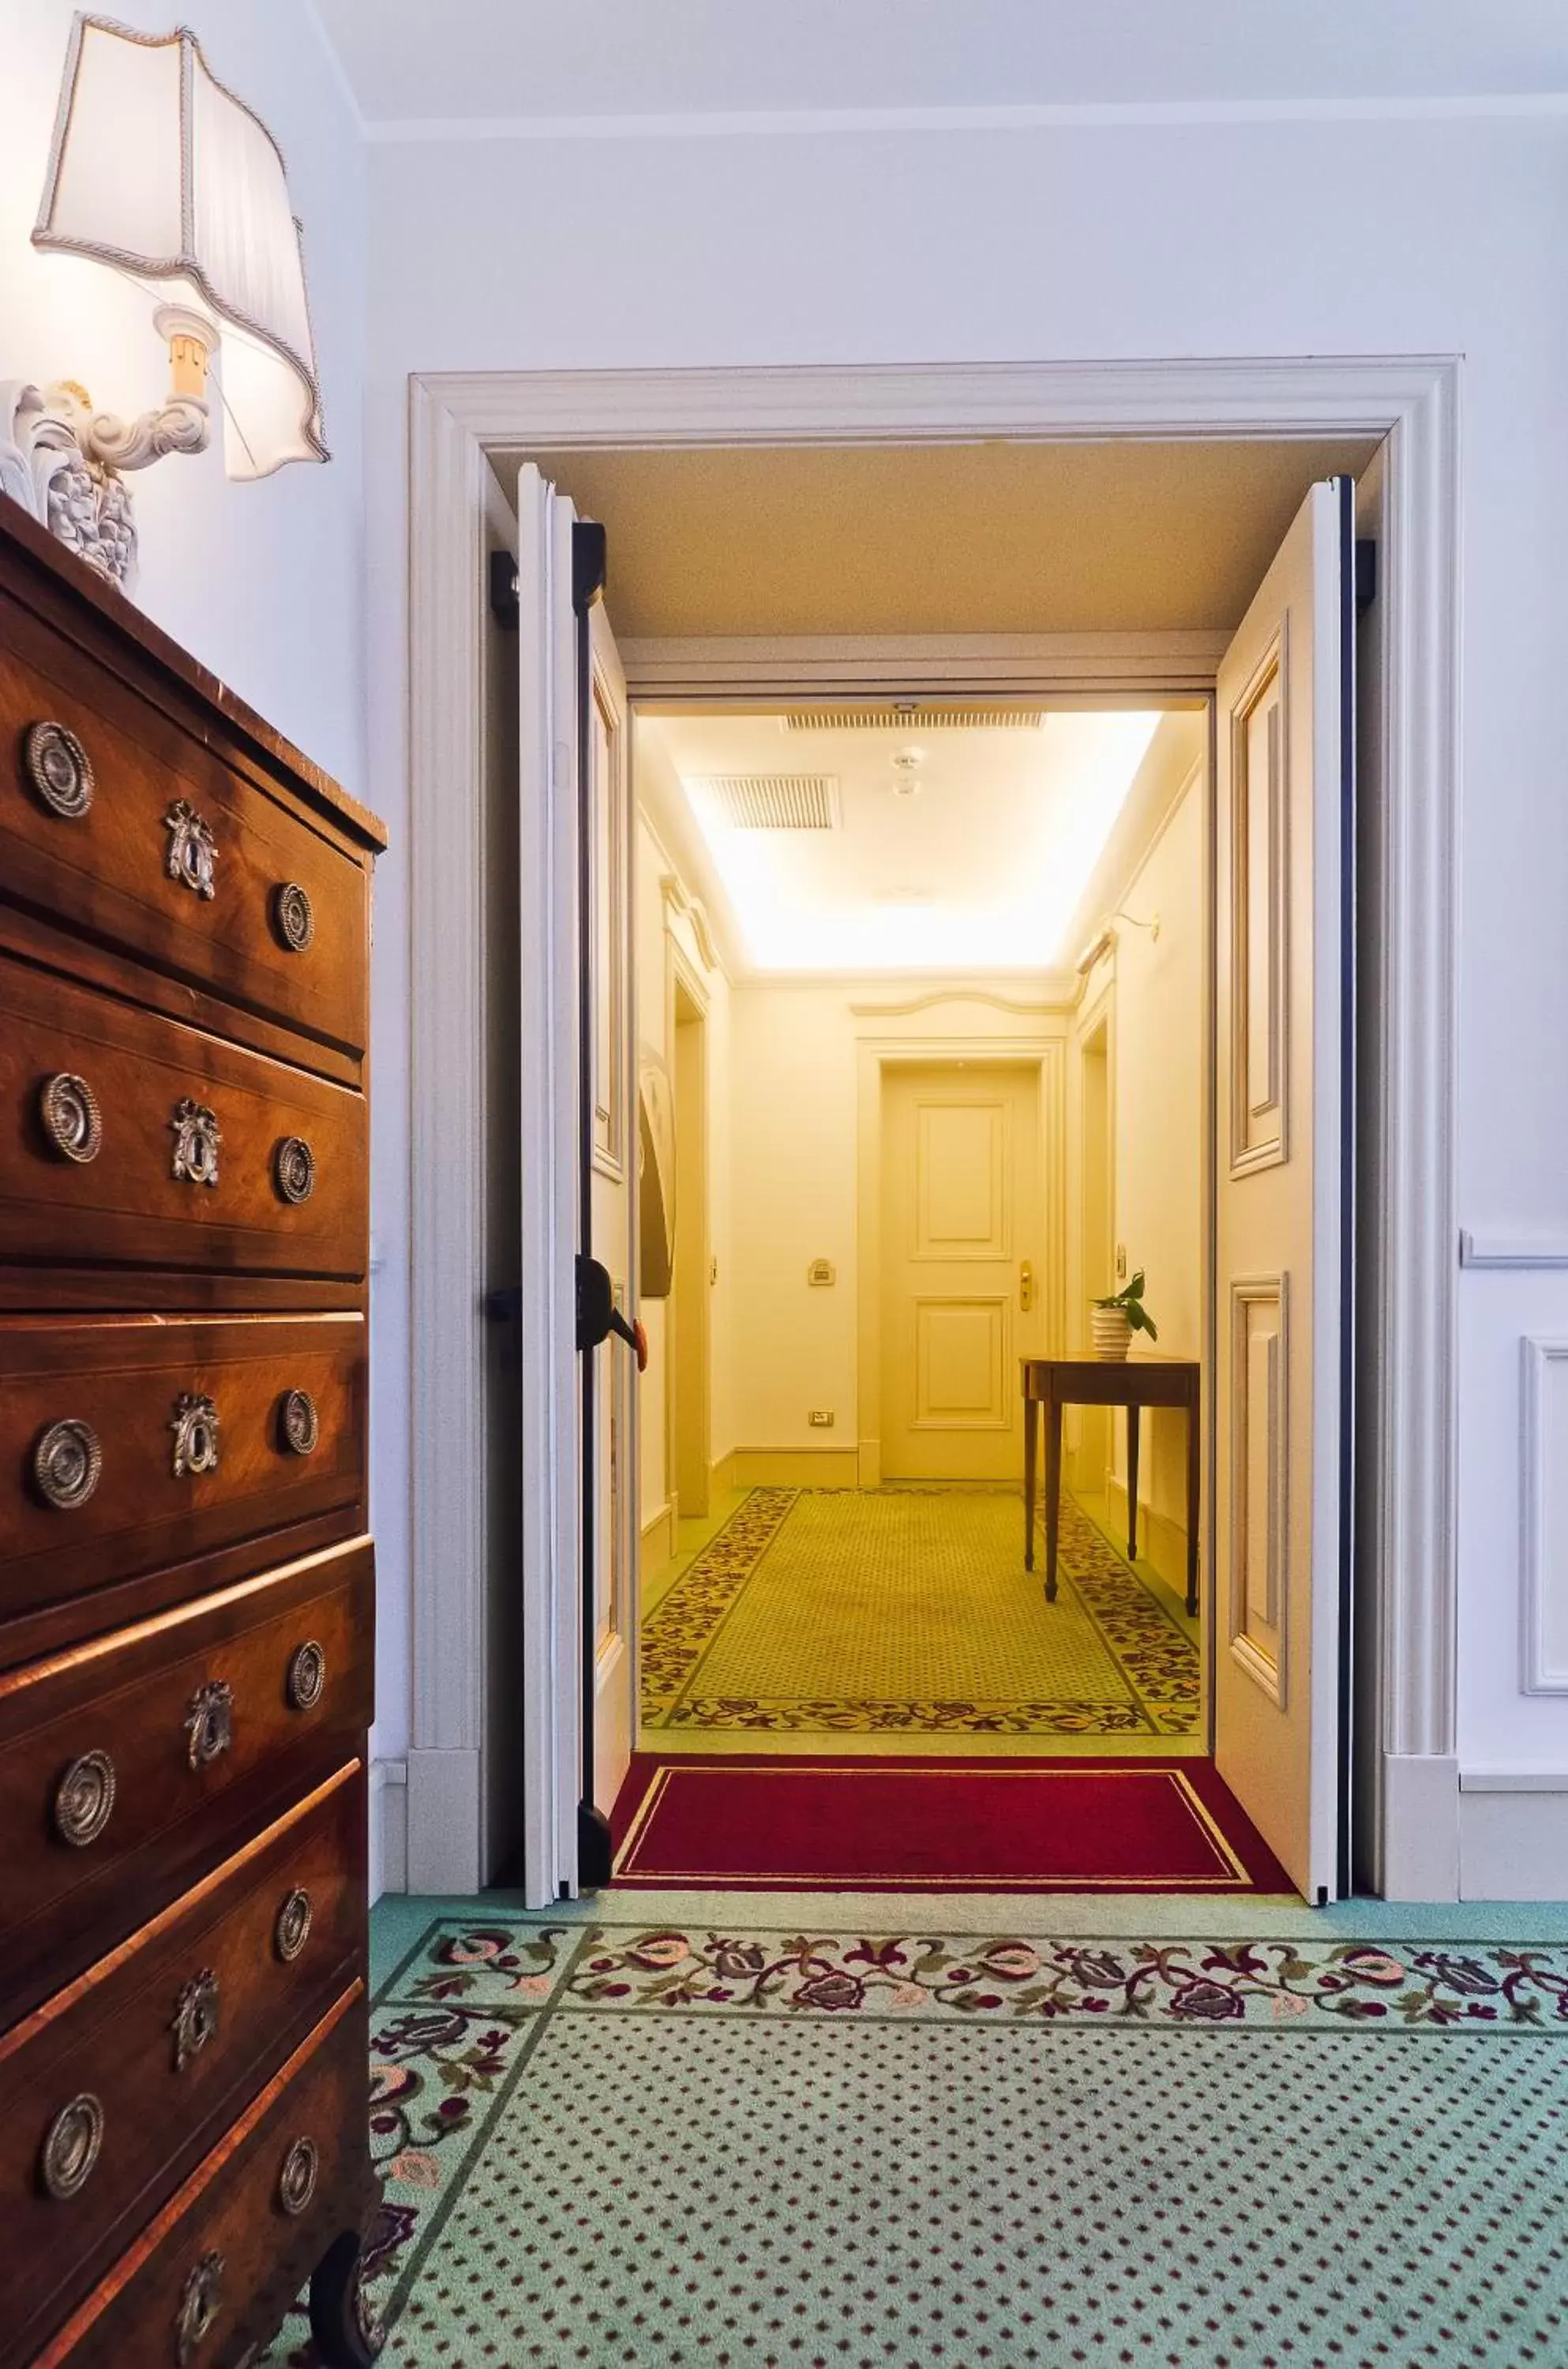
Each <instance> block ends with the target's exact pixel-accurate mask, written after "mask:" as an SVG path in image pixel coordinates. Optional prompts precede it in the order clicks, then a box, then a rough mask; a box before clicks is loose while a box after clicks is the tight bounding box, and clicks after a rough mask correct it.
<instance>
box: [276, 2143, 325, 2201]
mask: <svg viewBox="0 0 1568 2369" xmlns="http://www.w3.org/2000/svg"><path fill="white" fill-rule="evenodd" d="M320 2168H321V2156H320V2153H319V2150H318V2149H317V2146H316V2144H315V2140H314V2139H303V2138H301V2139H296V2140H295V2141H294V2144H293V2146H292V2147H291V2148H290V2149H289V2152H288V2154H287V2155H286V2156H285V2157H283V2169H282V2170H281V2171H280V2173H279V2174H278V2202H279V2203H280V2205H281V2206H282V2208H283V2210H284V2212H285V2213H287V2214H290V2215H298V2214H301V2213H303V2211H304V2209H305V2206H306V2205H307V2204H308V2203H310V2200H311V2198H312V2197H313V2196H314V2195H315V2176H316V2173H317V2171H318V2170H319V2169H320Z"/></svg>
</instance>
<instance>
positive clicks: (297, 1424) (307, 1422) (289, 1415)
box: [279, 1390, 321, 1456]
mask: <svg viewBox="0 0 1568 2369" xmlns="http://www.w3.org/2000/svg"><path fill="white" fill-rule="evenodd" d="M279 1429H280V1432H281V1434H282V1438H283V1445H284V1447H285V1448H287V1449H288V1450H289V1453H290V1454H291V1456H314V1455H315V1448H316V1443H317V1441H318V1440H319V1439H320V1437H321V1417H320V1416H319V1415H318V1414H317V1413H316V1411H315V1400H314V1399H313V1398H312V1396H311V1394H310V1392H309V1391H308V1390H286V1391H285V1392H284V1394H283V1406H282V1413H281V1414H280V1418H279Z"/></svg>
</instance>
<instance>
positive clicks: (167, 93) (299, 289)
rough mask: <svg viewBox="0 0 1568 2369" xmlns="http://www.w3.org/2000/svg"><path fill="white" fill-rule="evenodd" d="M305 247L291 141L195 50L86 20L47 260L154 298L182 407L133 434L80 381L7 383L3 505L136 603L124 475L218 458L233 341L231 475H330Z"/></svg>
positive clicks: (228, 431) (59, 124) (58, 163)
mask: <svg viewBox="0 0 1568 2369" xmlns="http://www.w3.org/2000/svg"><path fill="white" fill-rule="evenodd" d="M301 237H302V234H301V229H300V224H299V223H297V222H296V221H295V219H294V217H293V215H292V213H291V212H290V211H289V192H288V185H287V183H286V181H285V179H284V177H283V159H282V156H281V154H280V152H279V149H278V144H277V143H276V141H275V140H274V139H273V137H272V135H271V133H270V132H269V131H268V129H267V127H266V125H265V124H264V123H263V122H262V121H261V120H260V119H259V117H258V116H257V115H255V114H253V113H252V111H251V109H249V108H248V107H246V105H245V103H244V101H243V100H242V99H239V98H236V97H235V95H234V93H233V92H232V91H230V90H226V89H225V88H224V87H223V84H222V83H220V82H219V81H218V80H217V79H216V78H215V76H214V75H213V74H212V71H211V69H210V68H209V66H208V64H207V61H206V59H205V58H204V57H203V55H202V53H201V47H200V42H199V41H198V40H197V39H196V36H195V34H194V33H191V32H188V31H186V30H185V29H180V30H178V31H176V32H173V33H164V34H147V33H137V32H133V31H132V30H131V29H129V28H127V27H126V26H123V25H117V24H115V23H113V22H112V21H111V20H110V19H109V18H107V17H90V16H85V15H79V16H78V17H76V18H75V20H74V24H73V26H72V29H71V43H70V48H69V50H68V51H67V53H66V58H65V74H64V79H63V83H62V86H61V92H60V112H59V115H58V117H57V119H56V121H55V127H54V143H53V146H52V149H51V152H50V159H49V174H48V177H47V179H46V181H45V184H44V191H43V202H42V205H41V207H40V212H39V219H38V226H37V228H36V229H35V230H34V232H33V245H34V246H37V247H40V248H42V249H45V250H52V251H54V252H56V253H60V254H65V255H82V256H87V257H91V258H92V259H93V260H94V261H95V262H98V263H102V264H106V265H108V266H109V267H110V268H111V269H114V270H116V271H119V272H120V273H122V274H123V275H124V276H125V277H126V278H128V279H129V280H132V282H133V283H134V284H135V285H136V286H137V287H139V288H142V289H143V290H144V291H145V292H146V293H147V294H148V295H150V296H152V297H154V298H155V299H156V310H155V313H154V315H153V326H154V327H155V330H156V332H157V334H158V336H159V337H160V338H163V339H165V341H166V344H167V346H168V352H169V391H168V397H167V400H166V402H165V403H164V404H163V405H162V406H161V407H160V408H159V409H158V410H156V411H148V412H143V414H142V416H141V418H136V419H121V418H117V417H116V416H115V415H114V414H113V413H111V412H107V411H96V410H95V409H94V407H93V404H92V400H91V398H90V396H89V395H87V393H86V389H85V388H84V387H81V386H78V385H76V384H75V383H74V382H72V381H69V380H66V381H62V382H61V383H58V384H56V385H52V386H49V387H46V388H42V389H40V388H39V387H36V386H29V385H28V384H26V383H23V382H21V381H18V380H13V381H10V382H8V383H0V488H3V489H4V491H5V492H6V493H8V494H10V495H11V496H13V498H15V499H17V500H18V501H20V502H21V503H22V504H23V506H24V507H25V508H26V509H29V510H31V511H32V513H33V515H34V516H35V517H36V518H39V519H41V520H42V521H43V522H44V524H45V525H47V526H48V527H49V528H50V529H51V531H52V532H53V533H55V534H57V535H58V536H59V537H60V539H61V541H62V542H63V543H65V544H69V545H70V546H71V547H72V548H73V549H74V550H75V551H77V552H79V553H80V554H81V555H82V557H83V558H85V559H87V560H89V561H91V563H92V564H93V566H96V567H97V568H99V569H101V571H102V572H103V574H105V575H106V576H108V577H109V578H112V579H113V581H114V582H116V583H118V584H121V585H124V586H125V587H126V588H127V589H129V587H130V585H131V583H132V580H133V578H134V573H135V565H136V529H135V523H134V519H133V516H132V504H131V489H130V487H129V486H127V485H126V483H125V481H124V475H123V474H122V473H123V472H125V471H127V470H131V469H144V468H146V467H147V466H148V465H149V463H152V462H154V461H158V460H161V459H162V458H163V457H164V455H165V454H166V453H168V452H201V451H203V450H204V448H205V447H206V445H207V443H208V441H209V439H210V435H211V419H210V417H209V410H208V402H207V372H208V365H209V362H210V361H211V360H212V356H213V355H214V354H215V353H216V352H217V351H218V350H219V346H220V339H221V341H222V357H223V378H222V386H221V390H220V395H221V400H222V403H223V422H224V426H223V460H224V467H225V470H226V473H227V475H229V476H231V477H235V478H248V477H265V476H269V475H271V473H272V471H273V470H274V469H280V468H281V467H282V466H283V464H284V463H285V462H288V461H325V460H326V458H327V452H326V445H325V444H324V443H323V441H322V434H321V395H320V390H319V388H318V386H317V383H316V375H315V344H314V341H313V339H312V337H311V328H310V315H309V312H308V310H307V307H306V303H305V282H304V260H303V253H302V248H301Z"/></svg>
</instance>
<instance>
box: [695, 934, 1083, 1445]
mask: <svg viewBox="0 0 1568 2369" xmlns="http://www.w3.org/2000/svg"><path fill="white" fill-rule="evenodd" d="M1001 985H1002V987H1003V989H1004V990H1005V992H1006V994H1007V995H1008V996H1009V997H1010V998H1011V999H1013V1000H1014V1001H1027V1000H1028V999H1029V997H1030V993H1031V990H1030V985H1029V982H1028V981H1027V980H1026V979H1014V980H1008V981H1005V982H1001ZM1036 991H1037V990H1036ZM930 995H941V996H942V997H943V998H944V1001H942V1002H941V1003H939V1004H935V1005H932V1006H928V1007H927V1008H925V1009H923V1010H915V1011H912V1012H911V1011H910V1006H911V1005H916V1006H918V1005H920V1004H921V1002H922V1001H923V999H924V998H925V997H927V996H930ZM878 1005H885V1006H887V1007H888V1008H889V1010H888V1016H887V1018H886V1019H879V1018H874V1017H871V1016H869V1014H868V1012H867V1009H866V1008H867V1007H871V1008H872V1009H873V1010H874V1009H875V1008H876V1007H877V1006H878ZM856 1006H859V1007H861V1010H860V1012H859V1013H857V1012H856V1010H855V1008H854V1007H856ZM730 1025H731V1030H732V1054H731V1059H730V1064H729V1094H728V1103H729V1115H730V1127H731V1150H730V1189H731V1195H732V1208H733V1217H732V1253H731V1274H732V1279H733V1285H734V1307H735V1332H734V1352H735V1355H734V1365H733V1369H732V1373H731V1377H730V1385H729V1393H728V1396H729V1411H730V1423H731V1427H732V1437H731V1441H730V1444H731V1445H733V1446H734V1447H737V1448H761V1449H773V1450H777V1449H789V1450H795V1449H802V1448H827V1449H831V1450H839V1451H845V1450H853V1449H854V1448H856V1447H857V1445H858V1441H859V1436H860V1429H859V1345H858V1338H857V1333H858V1323H859V1296H858V1295H859V1261H858V1243H857V1234H858V1191H859V1184H858V1179H859V1125H860V1103H859V1094H860V1067H859V1064H860V1046H861V1043H862V1041H863V1040H864V1038H865V1037H866V1036H875V1037H877V1038H888V1037H899V1036H903V1037H908V1038H909V1039H910V1041H911V1042H915V1043H918V1044H919V1045H920V1046H921V1048H922V1050H924V1049H929V1050H930V1052H931V1054H932V1058H933V1059H943V1058H945V1057H946V1055H947V1054H948V1053H949V1052H950V1053H951V1055H952V1057H953V1058H955V1059H957V1058H961V1057H962V1056H963V1054H964V1053H965V1052H966V1050H970V1049H972V1050H976V1051H978V1050H979V1047H978V1046H977V1045H976V1040H977V1039H984V1040H985V1042H986V1046H987V1048H988V1049H990V1048H992V1047H994V1046H995V1044H996V1042H997V1040H999V1039H1001V1040H1005V1039H1008V1038H1019V1039H1022V1038H1025V1037H1039V1036H1046V1035H1053V1036H1061V1035H1063V1034H1064V1033H1065V1027H1066V1022H1065V1017H1064V1015H1063V1014H1061V1013H1054V1014H1053V1015H1051V1016H1050V1017H1048V1018H1047V1017H1046V1016H1044V1015H1043V1013H1041V1012H1040V1011H1035V1012H1024V1013H1004V1012H1001V1011H999V1010H998V1009H997V1008H996V1005H995V1004H994V1003H993V1002H991V1001H989V1000H988V1001H981V1002H977V1001H974V1000H973V998H972V997H970V996H967V995H966V993H965V992H964V990H963V987H962V984H961V983H956V982H955V981H954V980H953V979H952V978H934V977H933V978H898V979H897V980H896V981H895V980H882V981H867V980H861V981H859V982H857V983H856V984H855V985H853V986H846V985H844V984H843V983H841V982H838V983H830V982H825V983H821V984H816V983H810V984H808V983H806V982H795V981H790V982H782V981H762V980H745V981H740V982H738V984H737V985H736V987H735V989H734V990H733V992H732V994H731V998H730ZM819 1258H825V1259H828V1260H830V1262H831V1263H832V1265H833V1266H834V1268H835V1270H836V1280H835V1282H834V1283H833V1284H832V1285H831V1286H821V1285H813V1284H808V1283H807V1279H806V1275H807V1267H808V1265H810V1264H811V1262H812V1261H813V1260H814V1259H819ZM749 1343H750V1344H751V1345H753V1346H754V1354H752V1355H748V1354H746V1351H747V1345H748V1344H749ZM813 1408H822V1409H830V1410H831V1412H832V1413H833V1416H834V1418H835V1420H834V1424H833V1427H832V1429H831V1430H830V1431H822V1430H815V1429H813V1428H812V1426H811V1425H810V1423H809V1422H808V1420H807V1417H808V1414H809V1413H810V1411H811V1409H813Z"/></svg>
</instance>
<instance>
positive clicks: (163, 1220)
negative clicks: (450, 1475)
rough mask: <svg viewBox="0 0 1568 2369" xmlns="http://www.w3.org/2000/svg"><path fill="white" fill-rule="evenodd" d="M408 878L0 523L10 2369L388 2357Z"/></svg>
mask: <svg viewBox="0 0 1568 2369" xmlns="http://www.w3.org/2000/svg"><path fill="white" fill-rule="evenodd" d="M383 844H384V839H383V832H382V830H381V827H380V825H379V824H378V823H377V822H376V821H375V819H374V818H373V817H372V816H371V815H369V814H367V813H366V812H365V811H364V810H363V809H362V808H361V807H358V806H356V805H355V804H354V802H353V801H352V800H351V799H349V797H347V796H346V795H344V793H343V792H342V791H341V790H339V789H338V787H337V786H336V784H333V783H332V782H330V781H329V780H327V779H326V776H325V775H324V774H322V773H320V772H318V771H317V770H316V769H315V767H314V766H312V765H311V764H310V763H309V762H308V761H306V760H305V759H304V758H303V757H302V756H300V754H299V753H298V751H297V750H292V749H291V748H290V747H289V746H288V744H287V743H286V742H284V741H283V740H282V739H280V738H279V736H278V735H277V734H276V733H274V732H272V731H271V730H270V729H269V727H267V726H265V725H264V724H262V723H261V722H260V721H259V719H258V717H256V716H254V715H251V714H250V712H249V711H248V710H247V709H246V708H245V707H243V706H242V705H241V704H239V703H238V702H237V701H235V699H234V698H233V697H232V696H231V695H230V694H229V693H228V692H225V691H224V690H223V687H222V686H221V685H220V684H218V683H216V682H214V681H212V678H211V677H209V676H208V675H206V674H205V673H204V672H203V671H202V670H201V669H200V668H199V667H197V666H196V665H195V664H194V662H193V661H192V660H191V659H189V658H188V657H186V656H185V654H184V653H183V652H181V651H180V650H178V649H177V648H176V647H174V645H173V644H171V643H170V642H168V641H167V640H166V638H165V637H164V636H163V635H160V634H158V633H157V632H156V631H155V629H154V628H153V627H151V626H149V625H148V624H146V622H145V621H144V620H143V619H142V618H141V617H139V615H138V614H137V612H135V611H134V610H133V609H132V607H131V606H130V605H129V604H128V603H127V602H126V601H122V600H121V599H120V596H119V595H118V594H116V593H114V592H112V591H110V590H109V589H108V588H107V587H105V586H102V585H100V583H99V582H98V580H97V578H95V577H94V576H92V575H91V573H90V572H89V571H88V570H86V568H84V567H82V566H79V565H78V563H76V562H75V561H74V560H73V559H71V558H69V557H68V556H67V555H63V553H62V552H61V551H60V549H59V547H58V546H57V545H56V544H53V543H52V542H51V541H50V539H49V538H48V536H47V535H45V534H44V533H43V532H41V530H40V528H38V527H37V526H36V525H35V524H34V522H33V521H31V520H30V519H29V518H28V517H27V516H25V515H24V513H23V512H22V511H20V510H19V509H17V508H16V507H15V506H14V505H13V504H12V503H10V502H8V501H6V499H5V498H3V497H0V1866H3V1867H4V1869H5V1874H6V1887H5V1889H6V1898H5V1914H4V1917H3V1919H0V2107H3V2112H0V2233H3V2241H0V2369H11V2364H12V2363H40V2364H41V2363H67V2362H69V2363H104V2364H106V2369H107V2364H109V2363H114V2364H116V2369H141V2364H142V2363H147V2364H149V2369H150V2365H151V2364H154V2363H168V2364H170V2369H219V2364H229V2363H239V2362H241V2361H243V2360H244V2359H245V2358H246V2355H247V2354H248V2353H249V2352H251V2351H252V2350H253V2349H254V2348H256V2347H257V2346H258V2345H260V2344H262V2343H264V2342H265V2341H266V2340H268V2339H269V2336H270V2335H271V2334H272V2332H273V2330H274V2329H275V2328H276V2327H277V2325H278V2323H279V2322H280V2319H281V2318H282V2316H283V2313H284V2311H285V2309H286V2308H287V2306H288V2305H289V2303H290V2301H291V2299H292V2296H293V2295H295V2294H296V2293H298V2291H299V2289H300V2288H301V2286H302V2285H303V2284H304V2283H306V2282H309V2283H310V2284H311V2291H312V2319H313V2325H314V2327H315V2336H316V2342H317V2346H318V2349H319V2350H320V2351H321V2352H322V2354H323V2356H324V2358H325V2359H326V2360H327V2361H328V2362H330V2363H334V2364H355V2369H360V2364H363V2363H367V2362H368V2361H369V2359H370V2358H371V2354H372V2346H371V2338H370V2332H369V2331H368V2330H367V2329H366V2328H365V2327H364V2325H363V2324H362V2313H361V2306H360V2303H359V2283H358V2272H359V2262H360V2258H361V2243H362V2239H363V2236H364V2234H365V2232H366V2230H367V2227H368V2225H369V2221H370V2217H371V2215H372V2211H373V2208H374V2203H375V2194H374V2186H373V2181H372V2175H371V2169H370V2160H369V2134H368V2113H367V2106H366V2033H365V1995H366V1978H367V1950H366V1909H365V1891H366V1825H365V1821H366V1780H365V1752H366V1734H367V1730H368V1728H369V1725H370V1721H371V1715H372V1665H373V1644H374V1602H375V1595H374V1566H373V1555H372V1546H371V1542H370V1539H369V1538H368V1537H367V1536H366V1534H365V1533H366V1471H365V1455H366V1373H367V1365H366V1320H367V1313H368V1290H369V1264H370V1261H369V1237H368V1230H367V1212H368V1203H369V1173H368V1170H369V1151H368V1132H367V1117H366V1090H367V1071H366V1062H367V1049H368V1027H367V1020H368V1012H369V979H368V953H369V936H370V890H371V866H372V861H373V858H374V856H375V854H376V853H377V852H378V851H379V850H380V849H381V847H382V846H383Z"/></svg>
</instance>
